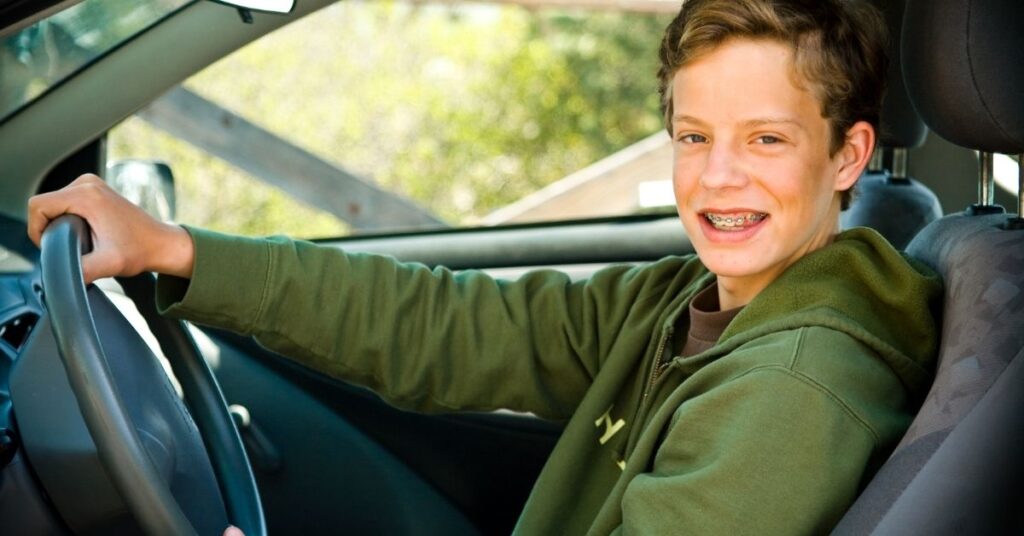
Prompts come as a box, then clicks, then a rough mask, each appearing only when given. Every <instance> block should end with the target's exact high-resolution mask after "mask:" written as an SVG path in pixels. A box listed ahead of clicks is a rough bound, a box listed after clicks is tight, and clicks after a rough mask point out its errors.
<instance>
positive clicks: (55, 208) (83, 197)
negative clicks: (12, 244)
mask: <svg viewBox="0 0 1024 536" xmlns="http://www.w3.org/2000/svg"><path fill="white" fill-rule="evenodd" d="M63 214H75V215H78V216H81V217H82V218H84V219H85V220H86V221H87V222H88V223H89V227H90V228H91V229H92V242H93V249H92V252H91V253H89V254H87V255H85V256H83V257H82V273H83V275H84V277H85V282H86V283H87V284H88V283H91V282H93V281H95V280H97V279H102V278H104V277H112V276H133V275H136V274H139V273H141V272H159V273H162V274H168V275H175V276H178V277H184V278H189V277H191V276H192V260H193V256H194V254H195V251H194V249H193V246H192V238H191V237H190V236H189V234H188V232H186V231H185V230H184V229H182V228H181V227H178V226H177V225H172V224H167V223H163V222H161V221H158V220H156V219H154V218H153V217H152V216H150V215H149V214H147V213H146V212H144V211H143V210H142V209H140V208H139V207H137V206H135V205H134V204H132V203H131V202H129V201H128V200H126V199H125V198H123V197H121V196H120V195H118V194H117V192H115V191H114V190H112V189H111V188H110V187H109V186H108V185H107V183H105V182H103V180H102V179H100V178H99V177H97V176H96V175H82V176H81V177H79V178H78V179H76V180H75V181H74V182H72V183H71V184H69V185H68V186H66V187H65V188H62V189H60V190H57V191H56V192H50V193H45V194H40V195H37V196H35V197H32V198H31V199H29V200H28V236H29V238H31V239H32V242H34V243H35V244H36V246H39V245H40V240H41V239H42V235H43V229H45V228H46V226H47V225H48V224H49V223H50V221H51V220H53V219H54V218H56V217H58V216H61V215H63Z"/></svg>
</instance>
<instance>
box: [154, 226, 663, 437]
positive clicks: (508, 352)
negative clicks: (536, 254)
mask: <svg viewBox="0 0 1024 536" xmlns="http://www.w3.org/2000/svg"><path fill="white" fill-rule="evenodd" d="M189 232H190V233H191V234H192V236H193V240H194V244H195V264H194V267H193V274H192V280H191V282H189V281H188V280H185V279H179V278H173V277H170V278H168V277H161V278H160V280H159V282H158V304H159V305H160V307H161V309H162V310H163V311H165V312H166V313H169V314H171V315H174V316H178V317H181V318H186V319H189V320H193V321H195V322H198V323H203V324H210V325H214V326H218V327H222V328H227V329H231V330H235V331H239V332H242V333H245V334H249V335H253V336H255V337H256V339H257V340H258V341H259V342H260V343H261V344H264V345H265V346H267V347H268V348H270V349H272V350H275V351H277V352H280V353H282V354H285V355H287V356H289V357H291V358H293V359H296V360H298V361H299V362H301V363H303V364H305V365H308V366H310V367H313V368H315V369H318V370H321V371H323V372H326V373H328V374H331V375H334V376H337V377H339V378H343V379H346V380H350V381H353V382H356V383H359V384H362V385H365V386H367V387H370V388H371V389H374V390H376V391H378V392H379V393H380V394H381V395H382V396H384V397H385V398H386V399H387V400H389V401H390V402H391V403H393V404H395V405H398V406H401V407H405V408H410V409H417V410H421V411H447V410H455V409H477V410H489V409H495V408H502V407H504V408H512V409H516V410H520V411H531V412H534V413H536V414H538V415H541V416H544V417H550V418H567V417H568V416H570V415H571V413H572V411H573V409H574V408H575V407H576V405H577V403H578V402H579V400H580V398H581V397H582V396H583V393H584V391H585V390H586V389H587V387H588V386H589V385H590V382H591V380H592V379H593V377H594V375H595V374H596V373H597V370H598V368H599V367H600V363H601V360H602V358H603V356H605V355H606V354H607V351H608V348H609V346H610V345H611V343H612V340H613V339H614V337H615V334H616V333H618V332H619V331H620V328H621V327H622V324H623V322H625V320H626V317H627V316H628V315H629V313H630V309H631V307H633V306H634V305H636V302H637V300H638V298H639V297H640V295H641V294H642V293H644V292H645V290H646V288H645V284H644V283H645V280H644V272H643V271H642V270H638V269H629V268H627V267H620V268H614V269H610V270H607V271H605V272H603V273H601V274H599V275H597V276H595V278H594V279H593V280H592V281H591V282H588V283H586V284H584V283H578V282H577V283H573V282H571V281H570V280H569V279H568V278H567V277H566V276H565V275H564V274H559V273H556V272H535V273H531V274H528V275H526V276H524V277H522V278H520V279H518V280H516V281H514V282H509V281H499V280H494V279H493V278H491V277H489V276H487V275H485V274H483V273H480V272H474V271H468V272H462V273H458V274H456V273H452V272H451V271H448V270H445V269H441V268H439V269H434V270H430V269H428V268H426V267H425V266H422V265H419V264H411V263H410V264H403V263H399V262H397V261H395V260H394V259H391V258H389V257H382V256H376V255H365V254H346V253H344V252H342V251H341V250H339V249H337V248H332V247H324V246H317V245H314V244H311V243H308V242H301V241H292V240H289V239H287V238H280V237H275V238H271V239H248V238H240V237H230V236H226V235H221V234H217V233H212V232H208V231H201V230H194V229H189Z"/></svg>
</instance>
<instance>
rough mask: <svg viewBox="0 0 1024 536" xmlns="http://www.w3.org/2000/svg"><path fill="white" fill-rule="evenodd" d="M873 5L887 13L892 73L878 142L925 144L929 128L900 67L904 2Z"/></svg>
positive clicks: (878, 1) (875, 1) (909, 146)
mask: <svg viewBox="0 0 1024 536" xmlns="http://www.w3.org/2000/svg"><path fill="white" fill-rule="evenodd" d="M872 4H874V5H875V7H877V8H878V9H879V11H881V12H882V14H883V15H884V16H885V20H886V23H887V26H888V27H889V72H888V74H887V76H886V78H887V80H888V84H887V85H888V88H887V89H886V92H885V98H884V99H883V100H882V113H881V122H882V124H881V128H880V132H879V133H878V139H879V144H880V145H881V146H882V147H900V148H906V149H914V148H917V147H920V146H921V145H922V144H924V140H925V137H927V135H928V127H927V126H925V124H924V121H923V120H922V119H921V116H920V115H918V114H917V111H916V110H915V109H914V106H913V105H912V104H911V103H910V97H909V96H907V87H906V85H904V83H903V71H902V70H901V68H900V65H901V63H902V61H901V58H900V56H901V55H900V28H901V26H902V25H903V10H904V2H903V0H873V1H872Z"/></svg>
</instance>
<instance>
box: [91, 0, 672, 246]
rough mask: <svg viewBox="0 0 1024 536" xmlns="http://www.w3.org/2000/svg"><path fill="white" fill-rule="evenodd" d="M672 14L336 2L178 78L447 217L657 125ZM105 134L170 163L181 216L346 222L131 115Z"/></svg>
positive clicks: (133, 151)
mask: <svg viewBox="0 0 1024 536" xmlns="http://www.w3.org/2000/svg"><path fill="white" fill-rule="evenodd" d="M667 22H668V19H667V18H665V17H656V16H649V15H637V14H613V13H592V12H564V11H528V10H525V9H520V8H516V7H511V6H505V7H496V6H478V5H463V6H457V7H448V6H434V5H426V6H424V5H415V4H404V3H396V2H373V3H352V2H343V3H339V4H336V5H333V6H331V7H328V8H326V9H325V10H323V11H322V12H320V13H317V14H314V15H312V16H310V17H308V18H306V19H304V20H301V21H298V22H296V23H294V24H291V25H289V26H287V27H285V28H283V29H282V30H279V31H277V32H275V33H274V34H272V35H269V36H267V37H265V38H263V39H261V40H259V41H257V42H255V43H253V44H251V45H249V46H247V47H245V48H244V49H242V50H240V51H239V52H237V53H235V54H233V55H231V56H229V57H228V58H226V59H224V60H222V61H220V62H218V63H217V64H215V65H213V66H211V67H210V68H208V69H206V70H204V71H203V72H202V73H200V74H198V75H197V76H195V77H193V78H192V79H190V80H189V81H188V82H187V83H186V85H187V86H188V87H189V88H190V89H192V90H193V91H196V92H198V93H200V94H202V95H204V96H205V97H206V98H209V99H211V100H214V101H216V102H218V103H219V104H220V105H222V106H224V107H226V108H228V109H231V110H233V111H234V112H236V113H238V114H240V115H243V116H245V117H246V118H247V119H249V120H250V121H252V122H254V123H256V124H259V125H261V126H262V127H264V128H266V129H268V130H270V131H272V132H275V133H276V134H278V135H279V136H282V137H284V138H286V139H288V140H289V141H291V142H292V143H295V144H296V145H299V146H301V147H304V148H306V149H307V150H310V151H311V152H313V153H315V154H317V155H318V156H320V157H321V158H324V159H325V160H327V161H331V162H334V163H336V164H337V165H339V166H342V167H344V168H346V169H348V170H350V171H353V172H355V173H357V174H359V175H361V176H363V177H366V178H368V179H369V180H372V181H376V182H377V183H379V184H380V185H382V186H383V187H385V188H386V189H389V190H392V191H395V192H398V193H400V194H402V195H405V196H407V197H409V198H411V199H413V200H414V201H416V202H418V203H420V204H421V205H423V206H424V207H426V208H428V209H429V210H431V211H433V212H434V213H436V214H438V215H439V216H441V217H442V218H444V219H445V220H446V221H448V222H450V223H452V224H456V225H458V224H465V223H472V222H473V221H475V220H476V219H477V218H479V217H480V216H483V215H485V214H487V213H489V212H490V211H492V210H494V209H496V208H499V207H501V206H504V205H506V204H508V203H511V202H513V201H515V200H517V199H519V198H521V197H522V196H524V195H527V194H529V193H531V192H533V191H535V190H537V189H538V188H541V187H543V186H545V185H547V184H550V183H551V182H552V181H555V180H557V179H559V178H561V177H564V176H565V175H567V174H569V173H572V172H573V171H576V170H578V169H580V168H582V167H584V166H586V165H588V164H590V163H592V162H594V161H596V160H598V159H600V158H602V157H604V156H606V155H607V154H609V153H611V152H614V151H616V150H618V149H621V148H623V147H625V146H627V145H629V144H630V143H633V142H635V141H637V140H639V139H641V138H643V137H644V136H647V135H649V134H651V133H652V132H654V131H656V130H658V129H659V128H661V127H660V125H661V121H660V114H659V110H658V102H657V96H656V84H655V72H656V65H657V63H656V60H657V58H656V50H657V48H656V47H657V44H658V42H659V39H660V35H661V32H662V29H663V28H664V26H665V24H667ZM111 139H112V144H111V145H112V147H113V153H114V154H115V156H146V157H160V158H163V159H165V160H167V161H169V162H170V163H171V164H172V166H173V167H174V169H175V173H176V176H177V177H178V179H179V183H180V184H181V188H180V190H179V194H178V195H179V197H180V198H181V200H182V201H181V203H180V204H179V206H181V207H183V208H182V212H181V220H182V221H184V222H187V223H192V224H195V225H201V226H206V227H212V228H215V229H220V230H225V231H230V232H241V233H245V234H266V233H272V232H285V233H288V234H293V235H298V236H327V235H336V234H341V233H343V232H345V230H346V226H345V225H344V224H343V223H341V222H339V221H338V220H336V219H335V218H333V217H332V216H330V215H325V214H323V213H319V212H317V211H315V210H313V209H310V208H307V207H302V206H301V205H299V204H297V203H295V202H294V201H291V200H290V199H288V197H287V195H286V194H285V193H283V192H278V191H276V190H274V189H273V188H270V187H267V186H265V185H262V184H258V181H254V180H253V179H252V178H251V177H247V176H246V175H245V174H244V173H242V172H240V171H238V170H236V169H234V168H231V167H230V166H227V165H225V164H223V163H221V162H217V161H216V160H215V159H213V158H211V157H209V156H206V155H205V154H203V153H201V152H199V151H197V150H196V149H194V148H191V147H188V146H186V145H185V144H183V143H181V142H178V141H177V140H173V139H171V138H170V137H168V136H164V135H158V134H157V135H155V134H154V133H153V131H152V129H150V128H149V127H147V126H145V125H144V124H142V123H141V121H138V120H131V121H129V122H127V123H126V124H125V125H124V126H123V127H121V128H119V129H118V130H117V131H116V132H115V133H114V134H113V136H112V138H111ZM146 140H149V141H146Z"/></svg>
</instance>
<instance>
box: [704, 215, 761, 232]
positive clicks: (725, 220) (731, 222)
mask: <svg viewBox="0 0 1024 536" xmlns="http://www.w3.org/2000/svg"><path fill="white" fill-rule="evenodd" d="M767 216H768V215H767V214H764V213H760V212H758V213H755V212H749V213H747V214H729V215H728V216H723V215H719V214H711V213H710V212H707V213H705V214H704V217H705V218H707V220H708V222H710V223H711V225H712V226H714V227H715V228H716V229H720V230H725V231H731V230H735V229H740V228H742V227H745V226H747V225H749V224H752V223H757V222H759V221H761V220H763V219H765V218H766V217H767Z"/></svg>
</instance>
